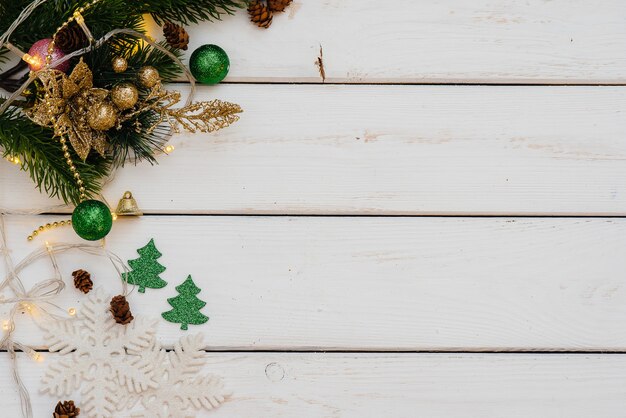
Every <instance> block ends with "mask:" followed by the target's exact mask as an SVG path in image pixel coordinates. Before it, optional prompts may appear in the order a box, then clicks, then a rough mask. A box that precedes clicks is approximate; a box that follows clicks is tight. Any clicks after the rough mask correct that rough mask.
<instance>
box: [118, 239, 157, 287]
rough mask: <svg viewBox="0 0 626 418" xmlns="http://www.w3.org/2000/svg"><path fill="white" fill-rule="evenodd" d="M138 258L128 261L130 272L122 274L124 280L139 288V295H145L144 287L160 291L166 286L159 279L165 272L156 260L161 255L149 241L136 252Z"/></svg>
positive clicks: (151, 241) (152, 241)
mask: <svg viewBox="0 0 626 418" xmlns="http://www.w3.org/2000/svg"><path fill="white" fill-rule="evenodd" d="M137 253H139V256H140V257H139V258H136V259H135V260H128V265H129V266H130V267H131V268H132V271H130V272H128V273H124V274H122V277H123V278H124V280H125V281H126V282H127V283H129V284H134V285H137V286H139V293H145V291H146V287H148V288H150V289H160V288H162V287H165V286H166V285H167V282H166V281H165V280H163V279H161V278H160V277H159V274H161V273H163V272H164V271H165V267H163V266H162V265H161V264H159V263H158V262H157V261H156V260H157V258H160V257H161V256H162V255H163V254H161V253H160V252H159V250H157V248H156V246H155V245H154V239H151V240H150V242H149V243H148V244H146V246H145V247H143V248H140V249H138V250H137Z"/></svg>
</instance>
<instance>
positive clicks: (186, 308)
mask: <svg viewBox="0 0 626 418" xmlns="http://www.w3.org/2000/svg"><path fill="white" fill-rule="evenodd" d="M176 291H177V292H178V293H179V294H178V296H176V297H173V298H169V299H168V300H167V302H168V303H169V304H170V305H171V306H172V308H174V309H172V310H171V311H167V312H163V313H162V314H161V316H162V317H163V318H164V319H165V320H166V321H169V322H173V323H176V324H181V326H180V329H182V330H184V331H186V330H187V329H188V325H189V324H192V325H201V324H204V323H205V322H206V321H208V320H209V317H208V316H204V315H202V313H200V309H202V308H204V306H205V305H206V302H204V301H202V300H200V299H198V298H197V297H196V295H197V294H198V293H200V292H201V290H200V288H199V287H198V286H196V284H195V283H194V282H193V279H192V278H191V276H188V277H187V280H185V281H184V282H183V284H181V285H180V286H176Z"/></svg>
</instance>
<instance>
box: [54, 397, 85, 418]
mask: <svg viewBox="0 0 626 418" xmlns="http://www.w3.org/2000/svg"><path fill="white" fill-rule="evenodd" d="M79 415H80V408H77V407H76V406H75V405H74V401H64V402H61V401H59V403H58V404H57V406H56V408H54V413H53V414H52V418H74V417H77V416H79Z"/></svg>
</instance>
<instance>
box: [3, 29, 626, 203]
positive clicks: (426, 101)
mask: <svg viewBox="0 0 626 418" xmlns="http://www.w3.org/2000/svg"><path fill="white" fill-rule="evenodd" d="M226 26H227V25H226ZM173 87H174V86H173ZM212 97H217V98H220V99H225V100H231V101H234V102H237V103H240V104H241V105H242V106H243V108H244V109H245V113H243V114H242V118H241V120H240V121H239V122H238V123H237V124H235V125H233V126H231V127H230V128H228V129H225V130H223V131H220V132H218V133H216V134H210V135H202V134H198V135H195V136H193V135H186V134H181V135H179V136H177V137H176V138H175V139H174V140H173V144H174V145H175V146H176V148H177V149H176V151H175V152H174V153H173V154H172V155H170V156H162V158H160V164H159V165H158V166H154V167H151V166H149V165H148V164H145V163H144V164H141V165H139V166H137V167H135V166H132V165H130V166H127V167H124V168H123V169H120V170H119V171H118V173H117V177H116V179H115V181H114V182H113V183H112V184H111V185H110V186H109V187H107V189H106V193H105V194H106V197H107V198H108V199H109V201H110V202H111V204H112V205H115V204H116V203H117V199H119V198H120V197H121V196H122V194H123V193H124V191H125V190H132V191H133V193H134V195H135V197H136V198H137V199H138V201H139V204H140V206H141V208H142V209H143V210H144V212H146V213H223V214H240V213H245V214H261V213H272V214H453V215H464V214H472V215H473V214H495V215H514V214H523V215H528V214H547V215H554V214H567V215H580V214H584V215H621V214H623V213H624V208H626V163H625V160H626V141H624V138H625V137H626V119H625V118H624V113H626V87H528V86H526V87H521V86H518V87H504V86H491V87H480V86H302V85H300V86H298V85H296V86H290V85H276V86H267V85H223V86H219V87H214V88H211V87H203V88H202V89H201V90H200V92H199V94H198V98H199V99H209V98H212ZM59 152H60V151H59ZM17 171H18V168H17V167H16V166H14V165H12V164H10V163H8V162H7V161H0V184H1V187H0V206H5V207H9V208H11V209H25V210H31V209H33V208H34V209H37V208H44V207H47V206H49V205H51V204H54V201H53V200H50V199H48V198H47V197H46V196H44V195H40V194H39V193H38V192H37V191H36V190H34V188H33V186H32V183H31V181H30V179H29V178H28V175H27V174H26V173H17Z"/></svg>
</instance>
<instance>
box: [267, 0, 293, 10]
mask: <svg viewBox="0 0 626 418" xmlns="http://www.w3.org/2000/svg"><path fill="white" fill-rule="evenodd" d="M291 1H292V0H267V5H268V7H269V8H270V10H271V11H272V12H284V11H285V9H286V8H287V6H289V5H290V4H291Z"/></svg>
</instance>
